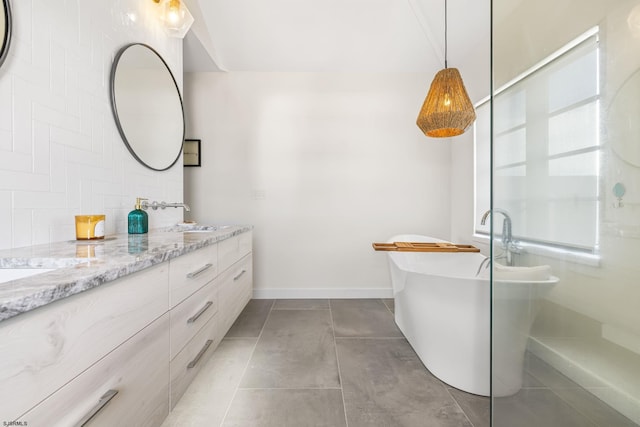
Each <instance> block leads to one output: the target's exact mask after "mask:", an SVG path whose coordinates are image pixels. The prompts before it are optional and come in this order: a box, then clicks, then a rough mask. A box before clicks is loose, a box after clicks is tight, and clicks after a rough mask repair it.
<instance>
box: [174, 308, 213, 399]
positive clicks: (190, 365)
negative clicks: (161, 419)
mask: <svg viewBox="0 0 640 427" xmlns="http://www.w3.org/2000/svg"><path fill="white" fill-rule="evenodd" d="M217 321H218V316H217V315H216V316H213V317H212V318H211V319H209V321H208V322H207V323H206V324H205V325H204V326H203V327H202V329H200V331H198V333H197V334H196V335H195V336H194V337H193V338H192V339H191V341H189V342H188V343H187V345H186V346H185V347H184V348H183V349H182V351H180V353H178V354H177V355H176V357H175V358H174V359H173V360H172V361H171V363H170V365H169V372H170V376H171V387H170V390H171V409H172V410H173V408H174V407H175V406H176V404H177V403H178V401H179V400H180V398H181V397H182V395H183V394H184V392H185V391H186V390H187V387H189V384H191V381H192V380H193V378H194V377H195V376H196V374H197V373H198V372H199V371H200V368H202V365H204V364H205V363H207V360H208V359H209V357H211V355H212V354H213V351H214V350H215V349H216V347H218V344H219V343H220V340H221V338H222V337H220V336H219V335H218V334H217V331H218V327H217Z"/></svg>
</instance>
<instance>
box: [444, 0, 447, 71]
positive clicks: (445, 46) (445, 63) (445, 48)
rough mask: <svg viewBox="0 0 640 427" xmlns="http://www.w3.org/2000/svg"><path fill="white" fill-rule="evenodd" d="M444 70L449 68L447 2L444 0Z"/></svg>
mask: <svg viewBox="0 0 640 427" xmlns="http://www.w3.org/2000/svg"><path fill="white" fill-rule="evenodd" d="M444 68H447V0H444Z"/></svg>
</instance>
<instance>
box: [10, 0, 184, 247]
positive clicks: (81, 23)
mask: <svg viewBox="0 0 640 427" xmlns="http://www.w3.org/2000/svg"><path fill="white" fill-rule="evenodd" d="M12 6H13V18H14V22H13V40H12V44H11V49H10V54H9V56H8V58H7V60H6V62H5V63H4V64H3V66H2V67H1V68H0V249H2V248H10V247H19V246H26V245H32V244H38V243H47V242H51V241H58V240H68V239H73V238H75V232H74V219H73V216H74V215H77V214H89V213H105V214H106V215H107V221H106V233H107V234H112V233H116V232H118V233H122V232H126V227H127V222H126V216H127V213H128V212H129V211H130V210H131V209H132V208H133V204H134V203H135V197H136V196H143V197H149V198H151V199H157V200H166V201H180V200H181V199H182V169H183V168H182V166H181V164H180V163H181V162H179V164H178V165H176V166H174V167H173V168H172V169H171V170H169V171H165V172H154V171H151V170H149V169H146V168H144V167H143V166H141V165H140V164H138V163H137V162H136V161H135V160H134V159H133V158H132V157H131V155H130V154H129V152H128V151H127V149H126V148H125V145H124V143H123V142H122V140H121V138H120V136H119V135H118V132H117V129H116V126H115V123H114V120H113V116H112V114H111V110H110V106H109V72H110V68H111V63H112V61H113V57H114V55H115V53H116V52H117V51H118V49H119V48H120V47H121V46H123V45H125V44H127V43H131V42H134V41H135V42H144V43H147V44H149V45H151V46H153V47H154V48H155V49H156V50H158V51H159V52H160V54H162V55H163V56H164V58H165V59H166V60H167V62H168V64H169V65H170V67H171V69H172V70H173V73H174V75H175V76H176V79H177V80H178V82H179V84H181V80H182V43H181V41H180V40H179V39H168V38H167V37H166V36H165V35H164V33H163V32H162V30H161V28H160V27H159V25H158V21H157V19H156V17H155V15H154V12H155V3H153V2H151V1H144V2H143V1H138V0H119V1H100V2H98V1H81V0H74V1H70V0H66V1H64V0H33V1H26V0H18V1H15V0H14V1H12ZM127 13H133V14H135V15H136V18H137V19H136V21H135V22H133V21H132V20H131V19H130V18H129V17H128V15H127ZM180 218H182V212H178V210H171V211H166V212H164V213H160V211H157V212H153V211H152V212H151V213H150V219H149V221H150V226H151V227H156V226H162V225H168V224H172V223H175V222H176V221H177V220H179V219H180Z"/></svg>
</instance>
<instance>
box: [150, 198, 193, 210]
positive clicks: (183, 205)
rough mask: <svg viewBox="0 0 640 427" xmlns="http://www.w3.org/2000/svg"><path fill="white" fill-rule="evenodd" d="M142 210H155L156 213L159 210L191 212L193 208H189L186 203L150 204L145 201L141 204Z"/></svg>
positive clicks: (154, 202)
mask: <svg viewBox="0 0 640 427" xmlns="http://www.w3.org/2000/svg"><path fill="white" fill-rule="evenodd" d="M141 206H142V209H145V210H146V209H149V208H151V209H153V210H154V211H155V210H156V209H158V208H160V209H165V208H184V210H185V211H187V212H190V211H191V208H190V207H189V205H187V204H186V203H182V202H180V203H167V202H160V203H158V202H156V201H153V202H151V203H149V202H148V201H146V200H143V201H142V203H141Z"/></svg>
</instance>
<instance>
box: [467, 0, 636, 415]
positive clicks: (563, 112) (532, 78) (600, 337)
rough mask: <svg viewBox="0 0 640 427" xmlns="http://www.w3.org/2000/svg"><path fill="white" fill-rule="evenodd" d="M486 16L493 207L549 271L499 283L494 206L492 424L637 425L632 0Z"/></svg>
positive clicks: (497, 3) (528, 7) (519, 244)
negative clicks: (490, 40)
mask: <svg viewBox="0 0 640 427" xmlns="http://www.w3.org/2000/svg"><path fill="white" fill-rule="evenodd" d="M492 19H493V34H492V37H493V51H492V56H493V88H494V89H493V98H492V100H491V102H492V104H490V103H486V104H484V105H481V106H479V108H478V111H479V114H478V120H481V119H482V118H483V117H491V132H490V135H491V138H490V141H489V145H490V148H491V195H492V197H491V205H492V208H493V209H494V210H495V209H500V210H503V211H505V212H507V213H508V215H509V216H510V218H511V220H512V236H513V241H514V242H513V244H512V245H511V248H510V250H511V251H512V253H511V254H510V255H511V259H512V260H513V261H514V266H515V267H520V268H526V267H529V268H530V267H539V266H543V265H547V266H550V268H551V275H552V276H554V277H556V278H557V281H554V280H551V281H546V282H545V283H542V282H543V281H542V280H538V281H537V282H536V280H529V281H527V280H524V281H523V282H517V281H511V282H507V281H505V280H501V279H500V274H504V271H505V269H504V268H502V267H500V266H499V264H501V263H504V259H505V256H504V251H505V250H506V249H505V245H504V244H502V242H501V236H500V234H501V232H500V230H501V226H500V222H499V221H501V218H500V216H498V215H496V217H497V221H496V222H495V223H494V225H493V227H492V230H493V231H494V234H492V236H491V237H492V243H493V249H492V253H493V255H492V261H493V263H492V264H493V269H492V276H493V280H492V308H493V312H492V343H493V348H492V377H491V378H492V399H491V400H492V416H491V417H492V425H493V426H494V427H517V426H536V427H538V426H545V427H556V426H557V427H571V426H576V427H584V426H602V427H605V426H606V427H611V426H638V425H640V309H639V308H638V307H639V306H640V263H639V262H638V259H639V258H640V115H639V114H640V71H639V70H640V0H626V1H625V0H622V1H615V2H613V1H608V0H568V1H566V2H563V3H562V7H560V6H559V4H558V3H557V2H555V1H553V0H535V1H534V0H521V1H515V2H514V1H513V0H494V1H493V17H492ZM491 107H493V108H492V111H493V114H492V115H491V114H489V112H490V111H491ZM485 120H486V119H485ZM487 127H488V126H487V125H486V124H484V125H483V124H481V125H478V124H476V128H477V129H486V128H487ZM485 133H486V132H485ZM478 135H480V133H477V135H476V150H477V152H478V153H480V152H483V151H482V150H483V146H482V144H483V143H484V144H486V138H484V140H485V142H483V141H482V138H480V139H478V138H479V137H478ZM482 185H483V184H482V183H481V182H480V183H477V185H476V192H478V191H480V190H481V186H482ZM476 230H477V231H480V232H481V231H482V230H480V229H479V228H478V227H476ZM533 270H535V271H540V270H539V269H533ZM533 270H532V271H533ZM528 271H529V270H524V269H523V270H522V271H519V273H518V274H523V275H526V274H528ZM538 279H540V278H538ZM524 282H526V284H524ZM514 315H517V316H518V318H519V319H520V321H519V322H513V320H508V319H513V318H514ZM505 337H510V338H509V339H505ZM518 343H520V344H523V343H525V346H524V347H526V351H525V352H524V354H521V353H519V352H516V351H514V348H518V347H522V346H519V345H517V344H518ZM514 366H516V367H517V368H518V369H516V370H514V369H513V367H514ZM507 367H508V368H507Z"/></svg>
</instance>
